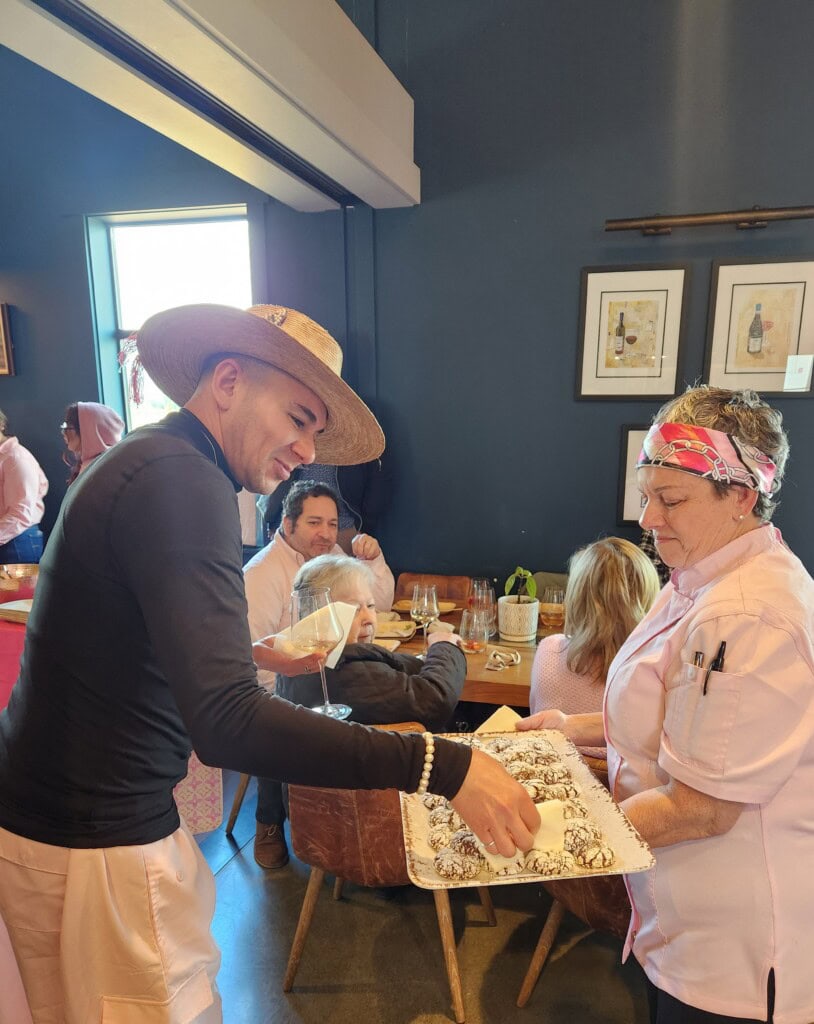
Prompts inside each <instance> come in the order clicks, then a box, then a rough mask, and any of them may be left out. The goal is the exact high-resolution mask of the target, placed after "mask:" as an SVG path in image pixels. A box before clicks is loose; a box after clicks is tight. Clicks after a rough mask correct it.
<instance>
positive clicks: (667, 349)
mask: <svg viewBox="0 0 814 1024" xmlns="http://www.w3.org/2000/svg"><path fill="white" fill-rule="evenodd" d="M689 279H690V268H689V266H688V265H686V264H661V265H648V266H638V267H584V268H583V270H582V289H581V294H580V327H579V351H578V353H577V386H576V397H577V399H615V400H617V401H619V400H623V401H631V400H632V399H637V398H652V399H654V400H656V399H662V400H663V399H665V398H671V397H672V396H673V395H675V394H676V391H677V389H678V386H679V377H680V369H681V350H682V347H683V341H684V321H685V317H684V306H685V299H686V296H687V289H688V287H689Z"/></svg>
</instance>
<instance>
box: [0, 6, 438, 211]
mask: <svg viewBox="0 0 814 1024" xmlns="http://www.w3.org/2000/svg"><path fill="white" fill-rule="evenodd" d="M84 5H85V6H86V7H87V8H89V9H90V10H92V11H93V12H94V13H95V14H96V15H98V16H99V17H100V18H103V19H104V20H105V21H107V22H108V23H110V24H111V25H113V26H114V27H115V28H116V29H117V30H118V31H119V32H121V33H122V34H123V35H124V36H126V37H127V38H129V39H130V40H131V41H132V42H134V43H135V44H136V45H137V46H139V47H140V48H141V49H143V50H145V51H148V52H149V53H150V54H152V55H154V56H155V57H157V58H159V59H160V60H161V61H163V62H164V63H166V64H167V65H169V66H170V67H172V68H173V69H175V70H176V71H177V72H179V73H180V74H181V75H183V76H184V77H186V78H187V79H189V80H190V81H192V82H193V83H194V84H195V85H197V86H198V88H200V89H201V90H203V91H204V92H205V93H207V94H208V95H209V96H211V97H213V98H214V100H215V101H216V102H217V103H219V104H222V105H223V106H225V107H226V108H228V109H229V110H231V111H233V112H234V113H236V114H238V115H239V116H240V117H241V118H243V119H244V121H246V122H248V123H249V124H250V125H252V126H253V127H254V128H255V129H257V130H258V131H260V132H261V133H263V134H265V135H266V136H269V137H271V138H272V139H274V140H275V141H276V142H278V143H280V144H281V145H283V146H285V147H286V148H288V149H289V150H291V151H292V152H293V153H294V154H296V156H298V157H299V158H300V159H301V160H303V161H305V162H306V163H308V164H310V165H311V166H312V167H314V168H315V169H316V170H318V171H319V172H320V173H321V174H323V175H325V176H326V177H328V178H330V179H331V180H333V181H334V182H336V183H337V184H338V185H339V186H341V188H343V189H345V190H346V191H347V192H350V193H352V194H353V195H356V196H358V197H359V198H360V199H363V200H364V201H365V202H366V203H368V204H369V205H371V206H373V207H388V206H407V205H412V204H414V203H416V202H418V201H419V199H420V176H419V171H418V168H417V167H416V166H415V164H414V163H413V161H412V140H413V104H412V100H411V99H410V97H409V95H408V94H407V93H406V92H405V91H404V89H403V88H402V87H401V85H400V84H399V83H398V82H397V81H396V79H395V77H394V76H393V75H392V73H391V72H390V71H389V70H388V69H387V67H386V66H385V65H384V63H383V62H382V61H381V59H380V58H379V56H378V55H377V54H376V53H375V51H374V50H373V49H372V47H370V46H369V44H368V43H367V42H366V41H365V40H364V38H363V37H362V36H361V34H360V33H359V32H358V30H357V29H356V28H355V26H354V25H353V24H352V22H350V20H349V19H348V18H346V17H345V15H344V14H343V13H342V11H341V9H340V8H339V7H338V6H337V5H336V3H335V2H334V0H262V2H261V0H256V2H255V0H228V3H227V2H224V0H138V2H134V0H84ZM0 11H2V14H1V15H0V43H3V44H4V45H6V46H8V47H10V48H11V49H14V50H16V51H17V52H18V53H21V54H22V55H23V56H24V57H27V58H28V59H29V60H32V61H34V62H35V63H37V64H40V65H41V66H43V67H45V68H47V69H48V70H49V71H52V72H53V73H54V74H56V75H59V76H60V77H62V78H64V79H66V80H67V81H69V82H72V83H73V84H74V85H77V86H78V87H79V88H81V89H84V90H85V91H87V92H90V93H91V94H93V95H94V96H97V97H98V98H99V99H102V100H104V101H105V102H106V103H109V104H110V105H111V106H114V107H116V108H117V109H119V110H122V111H123V112H124V113H126V114H128V115H129V116H131V117H134V118H136V119H138V120H139V121H142V122H143V123H144V124H147V125H149V126H150V127H151V128H154V129H155V130H156V131H158V132H161V133H162V134H163V135H166V136H168V137H169V138H171V139H173V140H174V141H176V142H178V143H180V144H181V145H183V146H186V147H187V148H188V149H191V150H193V151H194V152H196V153H199V154H200V155H201V156H204V157H205V158H206V159H207V160H210V161H212V162H213V163H215V164H217V165H218V166H220V167H223V168H224V169H225V170H227V171H229V172H230V173H232V174H235V175H236V176H237V177H239V178H241V179H242V180H244V181H247V182H249V183H250V184H252V185H254V186H255V187H256V188H259V189H261V190H262V191H263V192H266V193H267V194H269V195H272V196H274V197H275V198H277V199H280V200H281V201H282V202H284V203H287V204H288V205H290V206H292V207H294V208H295V209H298V210H306V211H315V210H326V209H335V208H336V206H337V204H336V202H335V201H334V200H333V199H331V198H329V197H328V196H326V195H324V194H323V193H322V192H320V191H319V190H318V189H317V188H315V187H314V186H312V185H310V184H307V183H305V182H303V181H301V180H300V179H299V178H297V177H296V176H295V175H294V174H293V173H291V172H289V171H287V170H286V169H284V168H282V167H280V166H279V165H278V164H276V163H275V162H274V161H273V160H272V159H270V158H269V157H267V156H265V155H264V154H262V153H259V152H258V151H257V150H255V149H254V148H252V146H251V145H249V144H248V143H246V142H244V141H242V140H240V139H238V138H236V137H235V136H234V135H232V134H231V133H230V132H229V131H228V130H226V129H225V128H222V127H220V126H219V125H217V124H215V123H214V122H213V121H212V120H210V119H208V118H207V117H205V116H203V115H202V114H200V113H198V112H197V111H195V110H193V109H191V108H190V107H189V106H187V105H186V104H184V103H183V102H182V101H180V100H178V99H176V98H175V97H174V96H172V95H170V93H169V92H168V91H166V90H164V89H162V88H161V87H159V86H157V85H155V84H154V83H153V82H151V81H149V80H148V79H147V78H145V77H143V76H142V75H140V74H139V73H138V72H136V71H133V70H132V69H131V68H129V67H128V66H126V65H125V64H124V63H123V62H121V61H119V60H118V59H116V58H114V57H112V56H110V55H109V54H108V53H106V52H105V51H104V50H102V49H101V48H99V47H98V46H96V45H95V44H93V43H91V42H89V41H88V40H86V39H85V38H84V37H83V36H81V35H80V34H79V33H78V32H76V31H74V30H72V29H71V28H69V27H67V26H65V25H64V24H62V23H61V22H60V21H58V20H57V19H56V18H52V17H51V16H50V15H48V14H46V13H45V12H44V11H42V10H41V9H40V8H39V7H37V6H36V5H35V4H33V3H32V2H31V0H0Z"/></svg>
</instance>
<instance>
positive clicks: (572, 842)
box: [563, 820, 602, 854]
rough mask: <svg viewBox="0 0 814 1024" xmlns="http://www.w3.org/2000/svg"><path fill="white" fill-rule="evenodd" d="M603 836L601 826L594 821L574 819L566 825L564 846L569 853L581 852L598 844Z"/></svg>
mask: <svg viewBox="0 0 814 1024" xmlns="http://www.w3.org/2000/svg"><path fill="white" fill-rule="evenodd" d="M601 838H602V832H601V830H600V828H599V826H598V825H595V824H594V823H593V822H592V821H587V820H582V821H572V822H571V823H570V824H568V825H566V826H565V838H564V839H563V846H564V847H565V849H566V850H568V851H569V853H574V854H581V853H584V852H585V851H586V850H587V849H588V848H589V847H591V846H596V845H597V844H598V843H599V840H600V839H601Z"/></svg>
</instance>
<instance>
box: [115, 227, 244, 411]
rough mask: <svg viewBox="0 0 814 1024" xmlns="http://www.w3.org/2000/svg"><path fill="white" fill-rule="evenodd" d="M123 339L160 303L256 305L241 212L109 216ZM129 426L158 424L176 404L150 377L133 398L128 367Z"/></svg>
mask: <svg viewBox="0 0 814 1024" xmlns="http://www.w3.org/2000/svg"><path fill="white" fill-rule="evenodd" d="M107 221H108V227H109V232H110V234H109V239H110V257H111V261H112V268H113V289H114V293H115V307H116V321H117V324H116V326H117V330H116V336H117V338H118V339H120V341H121V340H122V339H124V338H126V337H127V336H128V335H130V334H132V333H133V332H134V331H137V330H138V328H139V327H140V326H141V325H142V324H143V323H144V321H145V320H146V319H147V318H148V317H149V316H152V315H153V313H157V312H159V311H160V310H162V309H169V308H170V307H172V306H183V305H186V304H187V303H193V302H217V303H223V304H224V305H227V306H237V307H239V308H242V309H245V308H246V307H247V306H250V305H251V304H252V295H251V270H250V263H249V224H248V218H247V217H246V215H245V214H244V215H243V216H234V215H232V216H230V217H228V218H224V217H218V218H209V219H195V220H178V219H173V215H172V214H165V215H164V217H163V218H162V220H160V221H159V220H151V221H143V220H142V221H133V220H132V219H131V220H129V221H128V220H127V219H125V218H124V217H116V218H108V219H107ZM124 378H125V379H124V381H123V390H124V406H125V413H126V419H127V425H128V429H131V430H132V429H133V428H134V427H139V426H142V425H143V424H145V423H153V422H155V421H156V420H159V419H161V418H162V417H163V416H165V415H166V414H167V413H168V412H170V411H172V410H173V409H174V408H175V406H174V405H173V403H172V402H171V401H170V400H169V399H168V398H167V397H166V396H165V395H163V394H162V393H161V392H160V391H159V390H158V388H157V387H156V386H155V385H154V384H153V382H152V381H151V380H150V379H149V378H148V377H147V376H146V374H145V376H144V399H143V402H142V403H141V404H140V405H136V404H135V403H134V402H133V400H132V393H131V388H130V380H129V375H128V374H127V373H125V374H124Z"/></svg>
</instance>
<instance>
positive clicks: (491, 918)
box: [478, 885, 497, 928]
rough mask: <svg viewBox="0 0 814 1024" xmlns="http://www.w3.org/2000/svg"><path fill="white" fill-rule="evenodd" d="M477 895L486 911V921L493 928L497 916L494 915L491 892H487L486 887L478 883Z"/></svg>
mask: <svg viewBox="0 0 814 1024" xmlns="http://www.w3.org/2000/svg"><path fill="white" fill-rule="evenodd" d="M478 896H480V901H481V903H482V904H483V909H484V910H485V911H486V923H487V924H488V925H491V927H492V928H494V927H495V925H496V924H497V918H496V917H495V905H494V903H492V894H491V893H490V892H489V889H488V887H487V886H485V885H479V886H478Z"/></svg>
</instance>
